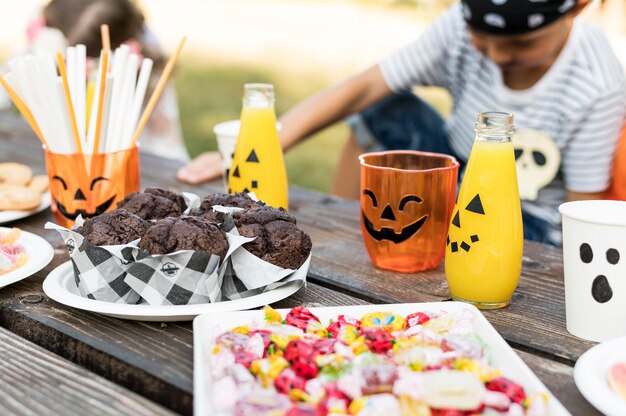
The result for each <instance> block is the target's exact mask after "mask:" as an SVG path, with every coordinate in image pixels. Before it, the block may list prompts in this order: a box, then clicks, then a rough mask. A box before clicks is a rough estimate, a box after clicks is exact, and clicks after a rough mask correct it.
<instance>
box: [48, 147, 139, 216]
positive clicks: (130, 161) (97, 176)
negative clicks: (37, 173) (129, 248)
mask: <svg viewBox="0 0 626 416" xmlns="http://www.w3.org/2000/svg"><path fill="white" fill-rule="evenodd" d="M45 154H46V168H47V171H48V179H49V180H50V196H51V197H52V198H51V199H52V207H51V208H52V213H53V215H54V219H55V221H56V222H57V224H59V225H62V226H64V227H67V228H71V227H72V226H73V225H74V222H75V220H76V217H78V215H79V214H80V215H82V217H83V218H85V219H86V218H90V217H94V216H96V215H99V214H102V213H103V212H106V211H109V210H111V209H115V208H116V207H117V205H116V204H117V202H118V201H121V200H122V199H123V198H124V196H126V195H127V194H129V193H132V192H137V191H139V149H138V148H136V147H135V148H132V149H127V150H121V151H118V152H113V153H98V154H93V155H91V154H76V153H74V154H61V153H52V152H50V151H49V150H48V149H45Z"/></svg>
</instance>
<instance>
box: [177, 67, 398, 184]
mask: <svg viewBox="0 0 626 416" xmlns="http://www.w3.org/2000/svg"><path fill="white" fill-rule="evenodd" d="M389 94H391V90H390V89H389V87H388V86H387V83H386V82H385V80H384V79H383V76H382V73H381V72H380V69H379V67H378V65H376V66H374V67H372V68H370V69H367V70H366V71H364V72H362V73H360V74H358V75H355V76H353V77H352V78H349V79H348V80H346V81H344V82H342V83H340V84H338V85H335V86H332V87H329V88H326V89H325V90H323V91H321V92H319V93H317V94H315V95H313V96H311V97H310V98H308V99H306V100H304V101H303V102H301V103H300V104H298V105H296V106H295V107H294V108H293V109H291V110H290V111H289V112H287V113H286V114H285V115H284V116H283V117H282V118H281V119H280V122H281V123H282V125H283V126H282V129H281V131H280V141H281V144H282V146H283V148H284V149H287V148H289V147H291V146H293V145H294V144H296V143H297V142H298V141H300V140H302V139H304V138H305V137H308V136H310V135H311V134H313V133H315V132H317V131H319V130H321V129H323V128H324V127H327V126H329V125H331V124H333V123H334V122H336V121H338V120H341V119H343V118H344V117H346V116H348V115H350V114H352V113H355V112H357V111H360V110H362V109H364V108H366V107H368V106H369V105H371V104H373V103H375V102H376V101H378V100H380V99H382V98H384V97H385V96H387V95H389ZM220 160H221V158H220V155H219V153H218V152H206V153H203V154H201V155H199V156H198V157H196V158H195V159H194V160H193V161H192V162H191V163H189V164H188V165H187V166H185V167H183V168H181V169H180V170H179V171H178V172H177V174H176V177H177V178H178V180H179V181H182V182H187V183H194V184H195V183H201V182H204V181H208V180H211V179H214V178H217V177H219V176H220V175H221V174H222V167H221V163H220Z"/></svg>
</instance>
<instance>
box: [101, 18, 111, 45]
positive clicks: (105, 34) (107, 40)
mask: <svg viewBox="0 0 626 416" xmlns="http://www.w3.org/2000/svg"><path fill="white" fill-rule="evenodd" d="M100 37H101V38H102V49H108V50H111V37H110V36H109V25H107V24H103V25H100Z"/></svg>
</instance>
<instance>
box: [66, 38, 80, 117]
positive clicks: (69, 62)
mask: <svg viewBox="0 0 626 416" xmlns="http://www.w3.org/2000/svg"><path fill="white" fill-rule="evenodd" d="M65 69H66V71H67V83H68V84H69V86H70V96H71V97H72V105H73V106H74V108H76V84H77V82H76V48H75V47H73V46H70V47H68V48H67V49H66V53H65Z"/></svg>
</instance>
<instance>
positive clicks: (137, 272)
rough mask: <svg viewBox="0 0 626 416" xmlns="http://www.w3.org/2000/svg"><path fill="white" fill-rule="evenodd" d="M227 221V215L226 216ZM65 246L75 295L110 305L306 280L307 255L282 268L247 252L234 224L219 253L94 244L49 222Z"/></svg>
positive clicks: (251, 291) (221, 294) (256, 290)
mask: <svg viewBox="0 0 626 416" xmlns="http://www.w3.org/2000/svg"><path fill="white" fill-rule="evenodd" d="M226 222H227V223H231V224H232V218H229V219H227V221H226ZM46 228H48V229H55V230H57V231H58V232H59V233H60V234H61V236H62V238H63V240H64V241H65V245H66V247H67V248H68V251H69V253H70V260H71V261H72V265H73V268H74V276H75V282H76V286H77V287H78V290H79V293H80V294H81V295H82V296H84V297H87V298H90V299H96V300H100V301H104V302H114V303H129V304H136V303H147V304H150V305H191V304H200V303H211V302H220V301H228V300H234V299H242V298H245V297H249V296H254V295H257V294H260V293H264V292H268V291H270V290H274V289H277V288H279V287H283V286H285V285H297V286H298V289H299V288H300V287H302V286H303V285H304V284H305V283H306V274H307V272H308V268H309V265H310V260H311V257H310V256H309V258H308V259H307V260H306V262H305V263H304V264H303V265H302V266H301V267H300V268H298V270H290V269H282V268H280V267H277V266H275V265H273V264H271V263H268V262H266V261H264V260H262V259H260V258H258V257H256V256H254V255H252V254H251V253H250V252H248V251H247V250H246V249H244V248H243V247H242V245H243V244H245V243H247V242H249V241H252V240H253V238H247V237H243V236H240V235H239V234H238V232H237V229H236V228H233V229H231V230H230V231H229V232H227V233H226V237H227V240H228V244H229V250H228V253H227V255H226V257H225V259H224V261H223V262H222V264H221V265H220V262H219V256H215V255H211V254H209V253H203V252H197V251H192V250H182V251H179V252H176V253H171V254H165V255H149V254H148V253H147V252H146V251H145V250H142V249H140V248H139V247H137V241H134V242H132V243H130V244H126V245H119V246H94V245H93V244H91V243H90V242H89V241H87V240H86V239H85V238H84V237H83V236H82V235H80V234H78V233H76V232H75V231H72V230H69V229H67V228H64V227H61V226H58V225H56V224H53V223H47V224H46Z"/></svg>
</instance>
